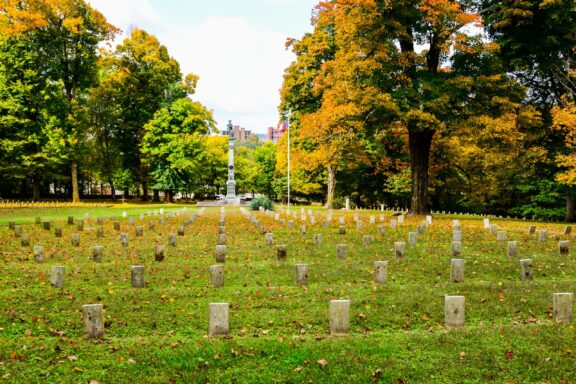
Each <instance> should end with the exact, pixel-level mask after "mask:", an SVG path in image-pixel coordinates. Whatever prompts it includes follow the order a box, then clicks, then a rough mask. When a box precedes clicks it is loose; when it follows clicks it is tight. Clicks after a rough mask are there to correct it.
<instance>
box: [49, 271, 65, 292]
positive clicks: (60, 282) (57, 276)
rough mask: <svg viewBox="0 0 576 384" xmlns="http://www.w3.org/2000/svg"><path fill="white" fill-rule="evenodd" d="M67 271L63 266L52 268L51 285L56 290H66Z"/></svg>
mask: <svg viewBox="0 0 576 384" xmlns="http://www.w3.org/2000/svg"><path fill="white" fill-rule="evenodd" d="M65 269H66V268H65V267H63V266H52V267H50V285H52V286H53V287H54V288H64V273H65Z"/></svg>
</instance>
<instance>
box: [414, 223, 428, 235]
mask: <svg viewBox="0 0 576 384" xmlns="http://www.w3.org/2000/svg"><path fill="white" fill-rule="evenodd" d="M425 231H426V227H425V226H424V225H419V226H417V227H416V233H417V234H418V235H419V236H422V235H423V234H424V232H425Z"/></svg>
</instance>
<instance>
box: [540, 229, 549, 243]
mask: <svg viewBox="0 0 576 384" xmlns="http://www.w3.org/2000/svg"><path fill="white" fill-rule="evenodd" d="M546 240H548V231H546V230H540V231H538V241H546Z"/></svg>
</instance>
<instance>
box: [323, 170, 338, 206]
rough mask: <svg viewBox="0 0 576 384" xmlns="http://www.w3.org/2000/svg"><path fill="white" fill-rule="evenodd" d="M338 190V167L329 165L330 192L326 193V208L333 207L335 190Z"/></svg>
mask: <svg viewBox="0 0 576 384" xmlns="http://www.w3.org/2000/svg"><path fill="white" fill-rule="evenodd" d="M335 191H336V167H334V166H333V165H330V166H328V192H327V194H326V206H325V207H326V208H328V209H331V208H333V207H332V206H333V205H334V192H335Z"/></svg>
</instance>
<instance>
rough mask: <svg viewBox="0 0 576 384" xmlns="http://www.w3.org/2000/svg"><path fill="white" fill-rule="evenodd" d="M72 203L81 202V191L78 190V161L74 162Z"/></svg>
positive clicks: (72, 166) (72, 165) (72, 167)
mask: <svg viewBox="0 0 576 384" xmlns="http://www.w3.org/2000/svg"><path fill="white" fill-rule="evenodd" d="M71 169H72V202H73V203H79V202H80V191H79V188H78V160H72V164H71Z"/></svg>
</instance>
